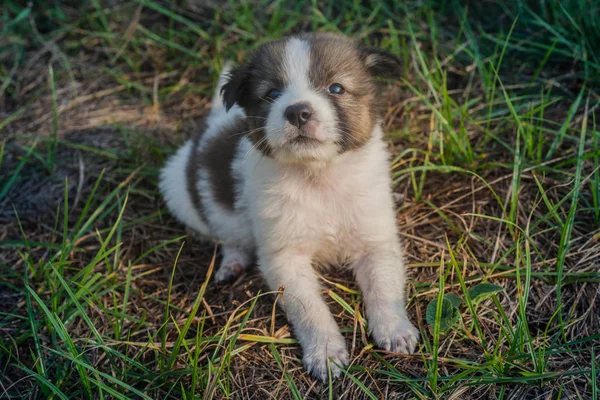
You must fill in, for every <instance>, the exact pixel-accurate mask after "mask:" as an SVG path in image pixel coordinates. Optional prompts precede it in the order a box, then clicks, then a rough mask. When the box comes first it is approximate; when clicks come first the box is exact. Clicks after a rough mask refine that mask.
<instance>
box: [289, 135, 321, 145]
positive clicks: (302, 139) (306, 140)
mask: <svg viewBox="0 0 600 400" xmlns="http://www.w3.org/2000/svg"><path fill="white" fill-rule="evenodd" d="M289 143H290V144H294V145H299V146H318V145H319V144H321V143H322V142H321V141H320V140H318V139H315V138H314V137H310V136H306V135H303V134H299V135H298V136H296V137H294V138H292V139H291V140H290V141H289Z"/></svg>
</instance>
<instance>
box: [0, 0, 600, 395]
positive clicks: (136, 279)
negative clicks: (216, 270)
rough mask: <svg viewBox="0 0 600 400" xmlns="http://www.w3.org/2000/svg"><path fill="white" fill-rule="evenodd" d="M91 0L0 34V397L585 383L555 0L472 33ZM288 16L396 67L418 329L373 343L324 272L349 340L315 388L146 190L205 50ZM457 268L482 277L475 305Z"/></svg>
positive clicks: (581, 44) (465, 25) (401, 186)
mask: <svg viewBox="0 0 600 400" xmlns="http://www.w3.org/2000/svg"><path fill="white" fill-rule="evenodd" d="M584 3H585V2H572V3H570V2H568V4H567V5H565V6H564V10H565V12H566V13H567V15H570V16H572V17H573V20H574V22H573V23H577V24H579V25H577V26H579V28H580V30H581V31H583V30H585V29H589V28H590V26H588V25H586V24H588V21H593V20H594V18H593V15H598V10H597V8H595V9H594V8H591V9H590V10H591V11H590V12H589V15H583V14H581V13H580V14H576V13H575V11H576V10H578V9H579V8H577V7H579V6H581V5H582V4H583V5H585V4H584ZM97 4H98V3H96V2H94V1H92V2H90V3H89V4H87V5H86V6H85V7H87V8H85V9H82V8H78V7H74V6H69V5H68V4H63V5H62V6H60V7H58V6H50V5H46V6H40V5H39V4H38V3H35V5H36V6H39V7H40V8H39V9H36V10H33V11H32V13H31V15H29V16H26V17H25V18H23V19H22V20H21V21H18V23H15V24H13V25H11V26H10V29H11V31H10V32H8V33H7V34H6V35H5V36H4V37H3V38H0V49H2V50H0V57H1V59H2V61H3V63H6V64H5V65H6V68H3V69H2V70H0V72H1V74H2V76H3V77H4V82H8V83H7V84H6V87H5V88H4V89H3V90H4V96H0V98H1V99H2V100H1V101H0V129H2V136H3V141H2V142H1V143H2V151H1V152H0V157H1V158H0V168H1V169H0V226H2V229H1V230H0V277H1V278H2V279H1V280H0V371H1V372H0V399H3V398H17V397H18V398H131V397H135V398H138V397H140V398H143V397H144V396H146V398H151V399H158V398H175V399H181V398H186V399H187V398H233V399H254V398H265V399H267V398H321V397H334V398H346V399H362V398H386V399H395V398H398V399H399V398H423V399H425V398H438V397H439V398H452V399H467V398H512V399H521V398H581V399H588V398H594V399H596V398H597V396H598V383H597V382H598V379H599V378H598V367H599V365H600V364H599V362H598V356H597V354H596V353H597V352H598V351H600V317H599V315H600V308H599V305H600V302H599V299H598V296H599V290H598V289H599V285H598V282H600V269H599V263H600V228H599V225H598V223H599V214H600V208H599V203H598V202H599V200H598V198H599V196H600V194H599V192H598V188H599V183H600V176H599V170H598V167H599V159H600V151H599V141H600V134H599V131H598V125H597V123H596V114H597V112H596V110H597V107H598V105H599V104H600V96H599V94H598V92H597V91H594V90H590V89H589V88H590V87H591V88H594V87H595V86H594V85H595V83H597V82H598V81H600V77H599V76H598V75H599V73H598V71H599V69H598V60H596V59H595V58H594V57H596V58H597V57H598V56H597V55H594V54H592V53H591V52H590V53H587V55H585V57H584V56H582V53H581V52H580V51H579V50H582V51H583V50H586V49H589V48H594V49H595V48H596V47H594V46H593V44H594V42H593V41H591V42H590V43H589V44H588V43H587V42H586V41H578V40H577V38H578V36H577V32H575V33H573V30H569V29H570V28H569V26H568V24H567V23H566V22H565V18H564V17H563V18H562V19H561V18H558V17H556V15H555V14H552V13H553V12H554V13H556V12H557V11H556V10H557V9H555V8H554V6H552V7H550V6H548V8H547V9H544V10H539V9H537V8H535V7H534V6H532V8H531V9H530V11H531V13H529V12H527V10H525V11H523V10H522V11H523V12H522V13H521V16H520V17H519V19H518V20H517V22H515V24H514V26H513V30H512V31H511V34H510V35H509V34H507V32H509V31H510V29H511V26H512V24H513V21H514V18H515V14H513V11H514V10H515V8H514V7H517V6H519V5H520V6H523V4H521V3H520V2H518V1H516V0H515V1H514V2H509V4H508V5H504V6H502V5H501V4H500V5H499V4H497V3H494V2H487V4H488V6H489V7H498V8H497V10H498V13H497V15H501V16H502V18H500V20H499V21H497V22H496V25H493V24H492V25H490V23H489V22H490V21H488V20H487V19H486V18H487V17H486V12H482V10H480V9H479V8H478V6H477V5H471V9H470V10H467V9H463V8H462V7H461V6H456V4H455V3H450V2H448V3H446V2H433V1H432V2H425V3H423V4H421V3H420V2H409V4H408V5H407V6H402V7H400V6H398V5H394V4H393V3H385V2H383V3H380V5H379V6H376V5H375V3H373V4H370V5H367V4H362V5H353V4H345V3H344V5H338V6H337V7H338V8H337V9H334V8H332V6H328V5H327V4H321V3H318V4H317V7H316V8H312V6H311V5H310V4H304V3H299V4H298V5H289V6H285V5H283V3H281V2H269V3H265V4H262V3H261V5H260V7H259V9H261V10H265V12H264V15H262V14H261V15H257V12H256V9H257V8H256V7H258V6H257V5H256V4H258V3H255V2H251V3H249V4H246V3H244V4H227V5H223V4H220V7H216V6H215V5H214V4H213V5H210V4H203V3H193V4H189V5H188V6H181V7H180V6H176V5H173V4H170V3H169V4H166V3H158V2H152V1H150V0H144V1H138V2H128V1H120V2H115V5H114V7H112V8H108V7H106V8H103V7H100V5H97ZM102 5H103V6H106V5H105V4H102ZM452 5H454V6H456V7H454V8H455V9H456V10H455V11H450V8H452V7H451V6H452ZM4 7H5V14H4V15H5V16H7V15H8V17H5V19H6V18H9V17H10V18H11V20H16V19H17V17H16V15H18V12H17V11H18V10H21V9H23V10H24V8H19V7H21V6H18V5H17V3H12V2H10V1H8V2H6V3H5V6H4ZM394 7H399V10H398V11H394ZM511 7H513V8H511ZM557 7H558V6H557ZM574 10H575V11H574ZM467 11H468V12H467ZM483 11H485V10H483ZM594 12H595V13H596V14H594ZM569 13H570V14H569ZM394 15H396V16H394ZM533 15H537V16H539V17H540V18H542V19H543V20H544V21H548V24H550V25H549V26H550V28H548V29H547V30H546V31H545V36H544V35H540V33H538V31H537V30H536V29H535V28H536V27H537V28H539V27H540V26H543V24H541V23H540V22H539V21H538V20H537V19H536V18H535V17H534V16H533ZM559 15H560V14H559ZM465 16H467V18H465ZM553 16H554V17H556V18H553ZM336 18H337V19H336ZM586 18H587V19H586ZM355 21H359V22H360V21H363V22H360V23H355ZM6 22H7V21H6V20H5V24H6ZM367 22H368V23H367ZM552 24H553V25H552ZM561 24H562V25H561ZM5 26H6V25H5ZM592 26H593V24H592ZM311 28H315V29H323V30H335V29H337V28H339V29H340V30H342V31H344V32H347V33H349V34H353V35H355V36H358V37H361V38H363V40H370V41H377V42H378V43H379V44H381V45H382V46H383V47H387V48H389V49H390V50H392V51H394V52H396V53H397V54H398V55H399V56H400V57H401V58H402V59H403V60H404V61H405V65H406V72H405V76H404V77H403V79H402V80H401V81H399V82H395V83H390V84H389V85H388V90H387V93H386V96H387V97H386V99H387V110H386V121H385V122H386V126H387V128H388V129H387V130H388V131H389V143H390V147H391V148H392V149H393V153H394V155H395V159H394V161H393V162H392V170H393V173H394V177H395V181H394V184H395V192H396V193H397V195H398V196H397V197H398V204H397V206H398V222H399V224H400V226H401V227H402V228H401V230H402V236H403V239H404V243H405V247H406V253H407V256H408V261H409V267H410V278H411V281H410V283H409V291H408V293H409V298H410V302H409V313H410V315H411V316H412V319H413V321H414V322H415V324H416V325H417V326H418V327H419V329H420V331H421V333H422V336H423V340H422V343H421V349H420V352H419V353H418V354H416V355H412V356H402V355H397V354H390V353H386V352H384V351H381V350H378V349H376V348H373V346H372V344H371V342H370V339H369V338H368V336H367V334H366V323H365V321H364V320H363V319H362V315H363V312H362V304H361V297H360V294H358V293H357V292H356V286H355V285H354V283H353V280H352V278H351V277H350V276H345V275H339V274H336V273H335V272H332V273H330V274H327V275H326V276H323V277H322V278H323V285H324V288H325V293H324V296H325V298H327V299H328V302H329V303H330V305H331V309H332V311H333V313H334V315H335V316H336V319H337V320H338V323H339V325H340V327H341V328H342V330H343V332H344V334H345V335H346V338H347V341H348V344H349V346H350V349H351V357H352V361H351V365H350V367H349V368H348V370H347V372H346V374H345V375H344V376H343V377H342V378H341V379H338V380H337V381H335V382H333V383H332V384H331V385H329V386H328V385H325V386H323V385H320V384H317V383H315V382H314V381H312V380H311V379H310V378H309V377H308V376H307V374H306V373H305V372H304V370H303V369H302V363H301V361H300V356H301V353H300V349H299V346H298V345H297V344H296V343H295V341H294V340H293V335H292V333H291V332H290V328H289V326H288V325H287V322H286V320H285V318H284V316H283V314H282V312H281V310H280V309H278V308H276V307H274V303H275V299H276V295H275V294H270V293H267V292H266V287H265V284H264V281H263V279H262V278H261V276H260V274H259V273H258V272H257V271H256V270H251V271H249V272H248V273H246V274H245V276H244V277H242V278H241V279H239V280H238V281H237V282H235V283H233V284H231V285H227V286H225V287H217V286H215V285H214V284H213V283H212V282H211V281H210V276H209V275H210V272H211V271H212V269H211V265H213V263H214V257H215V247H214V244H212V243H209V242H207V241H204V240H198V239H195V238H192V237H191V236H190V237H185V236H184V235H185V232H184V231H183V228H182V227H181V226H180V225H178V224H177V223H175V222H174V220H173V219H172V218H171V217H170V216H169V215H168V214H167V213H166V211H165V209H164V206H163V204H162V202H161V200H160V198H159V196H158V193H157V189H156V174H157V171H158V168H159V167H160V166H161V165H162V163H163V162H164V159H165V157H167V156H168V155H169V154H171V153H172V151H173V150H174V149H175V148H176V146H177V145H178V144H180V143H181V142H182V141H183V140H184V139H185V138H187V137H188V136H189V134H191V132H193V131H194V129H196V127H197V125H198V124H199V122H200V120H201V118H202V116H203V115H205V113H206V111H207V110H208V108H209V107H210V103H209V100H210V97H209V95H210V92H211V89H212V85H213V81H214V77H215V76H216V75H217V72H218V69H219V63H220V60H222V59H223V58H241V57H243V54H244V53H245V50H246V49H247V48H248V47H251V46H254V45H255V44H256V43H257V41H260V40H266V39H267V38H270V37H277V36H279V35H281V34H285V33H289V32H293V31H298V30H303V29H311ZM480 29H481V30H480ZM553 31H554V32H555V33H556V35H553V34H552V32H553ZM592 36H593V35H590V36H588V39H590V38H591V39H593V38H592ZM557 38H558V39H560V40H558V39H557ZM492 39H494V40H492ZM591 39H590V40H591ZM553 43H554V44H553ZM571 45H572V46H571ZM570 46H571V47H570ZM573 46H574V47H573ZM540 54H541V55H547V57H546V58H544V57H542V56H540ZM13 56H14V57H16V58H15V59H18V60H19V61H18V66H19V67H18V69H17V70H16V71H17V72H15V73H14V74H11V66H12V65H13V64H12V62H13ZM436 61H437V62H436ZM569 61H570V63H569ZM49 66H53V69H52V71H53V73H52V74H50V73H49V68H48V67H49ZM496 70H499V74H498V75H496V74H495V72H494V71H496ZM594 71H595V72H594ZM0 85H1V84H0ZM52 87H55V90H53V89H52ZM596 87H597V86H596ZM34 146H35V147H34ZM480 282H489V283H494V284H498V285H500V286H502V288H503V290H502V291H501V292H499V293H497V294H495V295H493V296H492V297H490V298H488V299H487V300H484V301H482V302H481V303H479V304H475V303H473V302H472V301H471V300H472V299H471V298H470V297H469V296H468V294H467V293H468V292H467V289H469V288H471V287H473V286H474V285H476V284H477V283H480ZM441 289H442V290H441ZM440 290H441V292H440ZM440 293H443V294H456V295H458V296H459V297H460V298H461V299H462V304H461V306H460V307H459V312H460V318H459V320H458V322H457V323H456V324H455V325H454V326H453V327H452V328H451V329H450V330H449V331H448V332H440V331H439V329H436V328H435V327H434V326H435V325H436V324H434V325H433V326H432V325H429V324H428V323H427V320H426V315H425V314H426V308H427V305H428V304H429V303H430V302H431V301H436V299H437V297H438V294H440ZM439 322H440V321H439V317H438V321H437V324H438V325H439Z"/></svg>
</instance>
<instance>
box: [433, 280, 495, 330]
mask: <svg viewBox="0 0 600 400" xmlns="http://www.w3.org/2000/svg"><path fill="white" fill-rule="evenodd" d="M503 290H504V288H503V287H502V286H500V285H494V284H492V283H479V284H477V285H475V286H473V287H471V288H470V289H469V290H468V292H467V293H468V296H469V300H470V301H471V302H472V303H473V304H474V305H475V306H476V305H477V304H479V303H481V302H482V301H484V300H485V299H489V298H490V297H492V296H493V295H495V294H496V293H499V292H501V291H503ZM437 304H438V300H437V299H434V300H432V301H430V302H429V304H428V305H427V312H426V314H425V318H426V320H427V323H428V324H429V325H431V326H434V325H435V324H436V323H438V322H437V321H436V315H437ZM461 304H462V299H461V298H460V297H459V296H458V295H455V294H445V295H444V298H443V299H442V306H441V308H442V311H441V317H440V320H439V325H440V332H441V333H446V332H448V331H449V330H450V329H452V328H453V327H454V326H456V324H457V323H458V321H459V320H460V319H461V318H460V311H459V308H460V305H461Z"/></svg>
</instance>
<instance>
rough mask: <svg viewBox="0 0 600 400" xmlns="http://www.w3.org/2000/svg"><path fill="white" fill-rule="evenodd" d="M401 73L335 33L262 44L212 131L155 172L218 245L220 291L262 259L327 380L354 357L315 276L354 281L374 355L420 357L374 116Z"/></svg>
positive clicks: (218, 108) (181, 211)
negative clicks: (323, 272) (384, 90)
mask: <svg viewBox="0 0 600 400" xmlns="http://www.w3.org/2000/svg"><path fill="white" fill-rule="evenodd" d="M399 68H400V63H399V61H398V60H397V59H396V58H395V57H394V56H392V55H391V54H389V53H386V52H383V51H381V50H378V49H374V48H367V47H363V46H361V45H359V44H357V43H356V42H354V41H353V40H350V39H348V38H346V37H343V36H337V35H333V34H302V35H298V36H294V37H289V38H284V39H280V40H276V41H272V42H269V43H266V44H264V45H262V46H261V47H260V48H258V49H257V50H256V51H254V52H253V53H251V54H250V55H249V56H248V59H247V61H246V63H245V64H243V65H241V66H239V67H236V68H233V69H232V68H231V67H229V66H227V67H226V68H225V69H224V71H223V73H222V74H221V77H220V78H219V82H218V87H217V90H216V93H215V96H214V99H213V105H212V109H211V111H210V114H209V115H208V117H207V120H206V127H205V129H204V130H203V132H201V133H200V134H199V135H198V136H196V137H195V138H193V139H191V140H189V141H188V142H187V143H185V144H184V145H183V147H181V148H180V149H179V151H178V152H177V153H176V154H175V155H174V156H173V157H171V159H170V160H169V161H168V162H167V164H166V166H165V167H164V169H163V170H162V172H161V175H160V190H161V192H162V194H163V195H164V198H165V200H166V203H167V206H168V208H169V209H170V210H171V212H172V213H173V214H174V215H175V217H176V218H177V219H179V220H180V221H181V222H182V223H184V224H186V225H187V226H188V227H189V228H191V229H192V230H194V231H197V232H198V233H200V234H201V235H204V236H209V237H212V238H214V239H216V240H218V241H220V242H221V243H222V250H221V251H222V261H221V264H220V267H219V269H218V271H217V272H216V275H215V279H216V281H217V282H219V283H220V282H224V281H227V280H230V279H233V278H236V277H238V276H239V275H240V273H242V272H243V270H244V269H245V268H246V267H248V266H249V265H250V264H251V263H253V262H254V261H253V260H254V259H255V258H256V261H257V263H258V266H259V268H260V270H261V272H262V274H263V275H264V277H265V279H266V281H267V283H268V285H269V287H270V288H271V289H272V290H278V289H279V288H283V307H284V309H285V311H286V314H287V317H288V320H289V322H290V323H291V324H292V326H293V328H294V332H295V335H296V338H297V339H298V341H299V342H300V344H301V346H302V350H303V362H304V366H305V367H306V369H307V370H308V371H309V372H310V373H311V374H312V375H313V376H315V377H316V378H319V379H321V380H323V381H326V380H327V377H328V372H329V371H330V372H331V374H332V375H333V376H334V377H335V376H338V375H339V374H340V369H339V368H338V366H344V365H347V363H348V350H347V348H346V343H345V341H344V337H343V336H342V335H341V333H340V331H339V329H338V326H337V325H336V323H335V320H334V318H333V316H332V315H331V313H330V311H329V309H328V307H327V304H326V303H325V301H324V299H323V298H322V295H321V286H320V284H319V279H318V277H317V275H316V273H315V271H314V269H313V268H314V267H326V266H329V265H338V266H342V267H344V268H348V269H350V270H351V271H352V272H353V273H354V275H355V276H356V280H357V282H358V285H359V287H360V289H361V290H362V294H363V299H364V303H365V307H366V314H367V319H368V322H369V330H370V332H371V335H372V337H373V339H374V341H375V343H376V344H377V345H378V346H379V347H381V348H384V349H385V350H389V351H393V352H399V353H411V352H413V351H414V349H415V346H416V345H417V342H418V339H419V332H418V331H417V329H415V327H414V326H413V325H412V324H411V323H410V321H409V319H408V317H407V314H406V309H405V302H404V288H405V265H404V261H403V251H402V247H401V245H400V241H399V238H398V231H397V226H396V215H395V211H394V203H393V201H392V194H391V189H390V183H391V180H390V174H389V164H388V162H389V161H388V158H389V154H388V151H387V148H386V144H385V143H384V140H383V132H382V123H381V122H382V121H381V115H380V114H379V112H378V107H377V103H378V101H377V100H378V98H379V96H380V94H379V91H378V89H377V86H376V78H396V77H397V76H398V75H399ZM329 361H331V362H329Z"/></svg>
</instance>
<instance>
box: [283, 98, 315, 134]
mask: <svg viewBox="0 0 600 400" xmlns="http://www.w3.org/2000/svg"><path fill="white" fill-rule="evenodd" d="M284 114H285V117H286V118H287V120H288V121H290V124H292V125H294V126H296V127H298V128H300V127H302V125H304V124H306V123H307V122H308V120H309V119H310V117H311V115H312V114H313V109H312V108H311V107H310V106H309V105H308V104H306V103H297V104H292V105H291V106H289V107H288V108H286V109H285V113H284Z"/></svg>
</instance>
